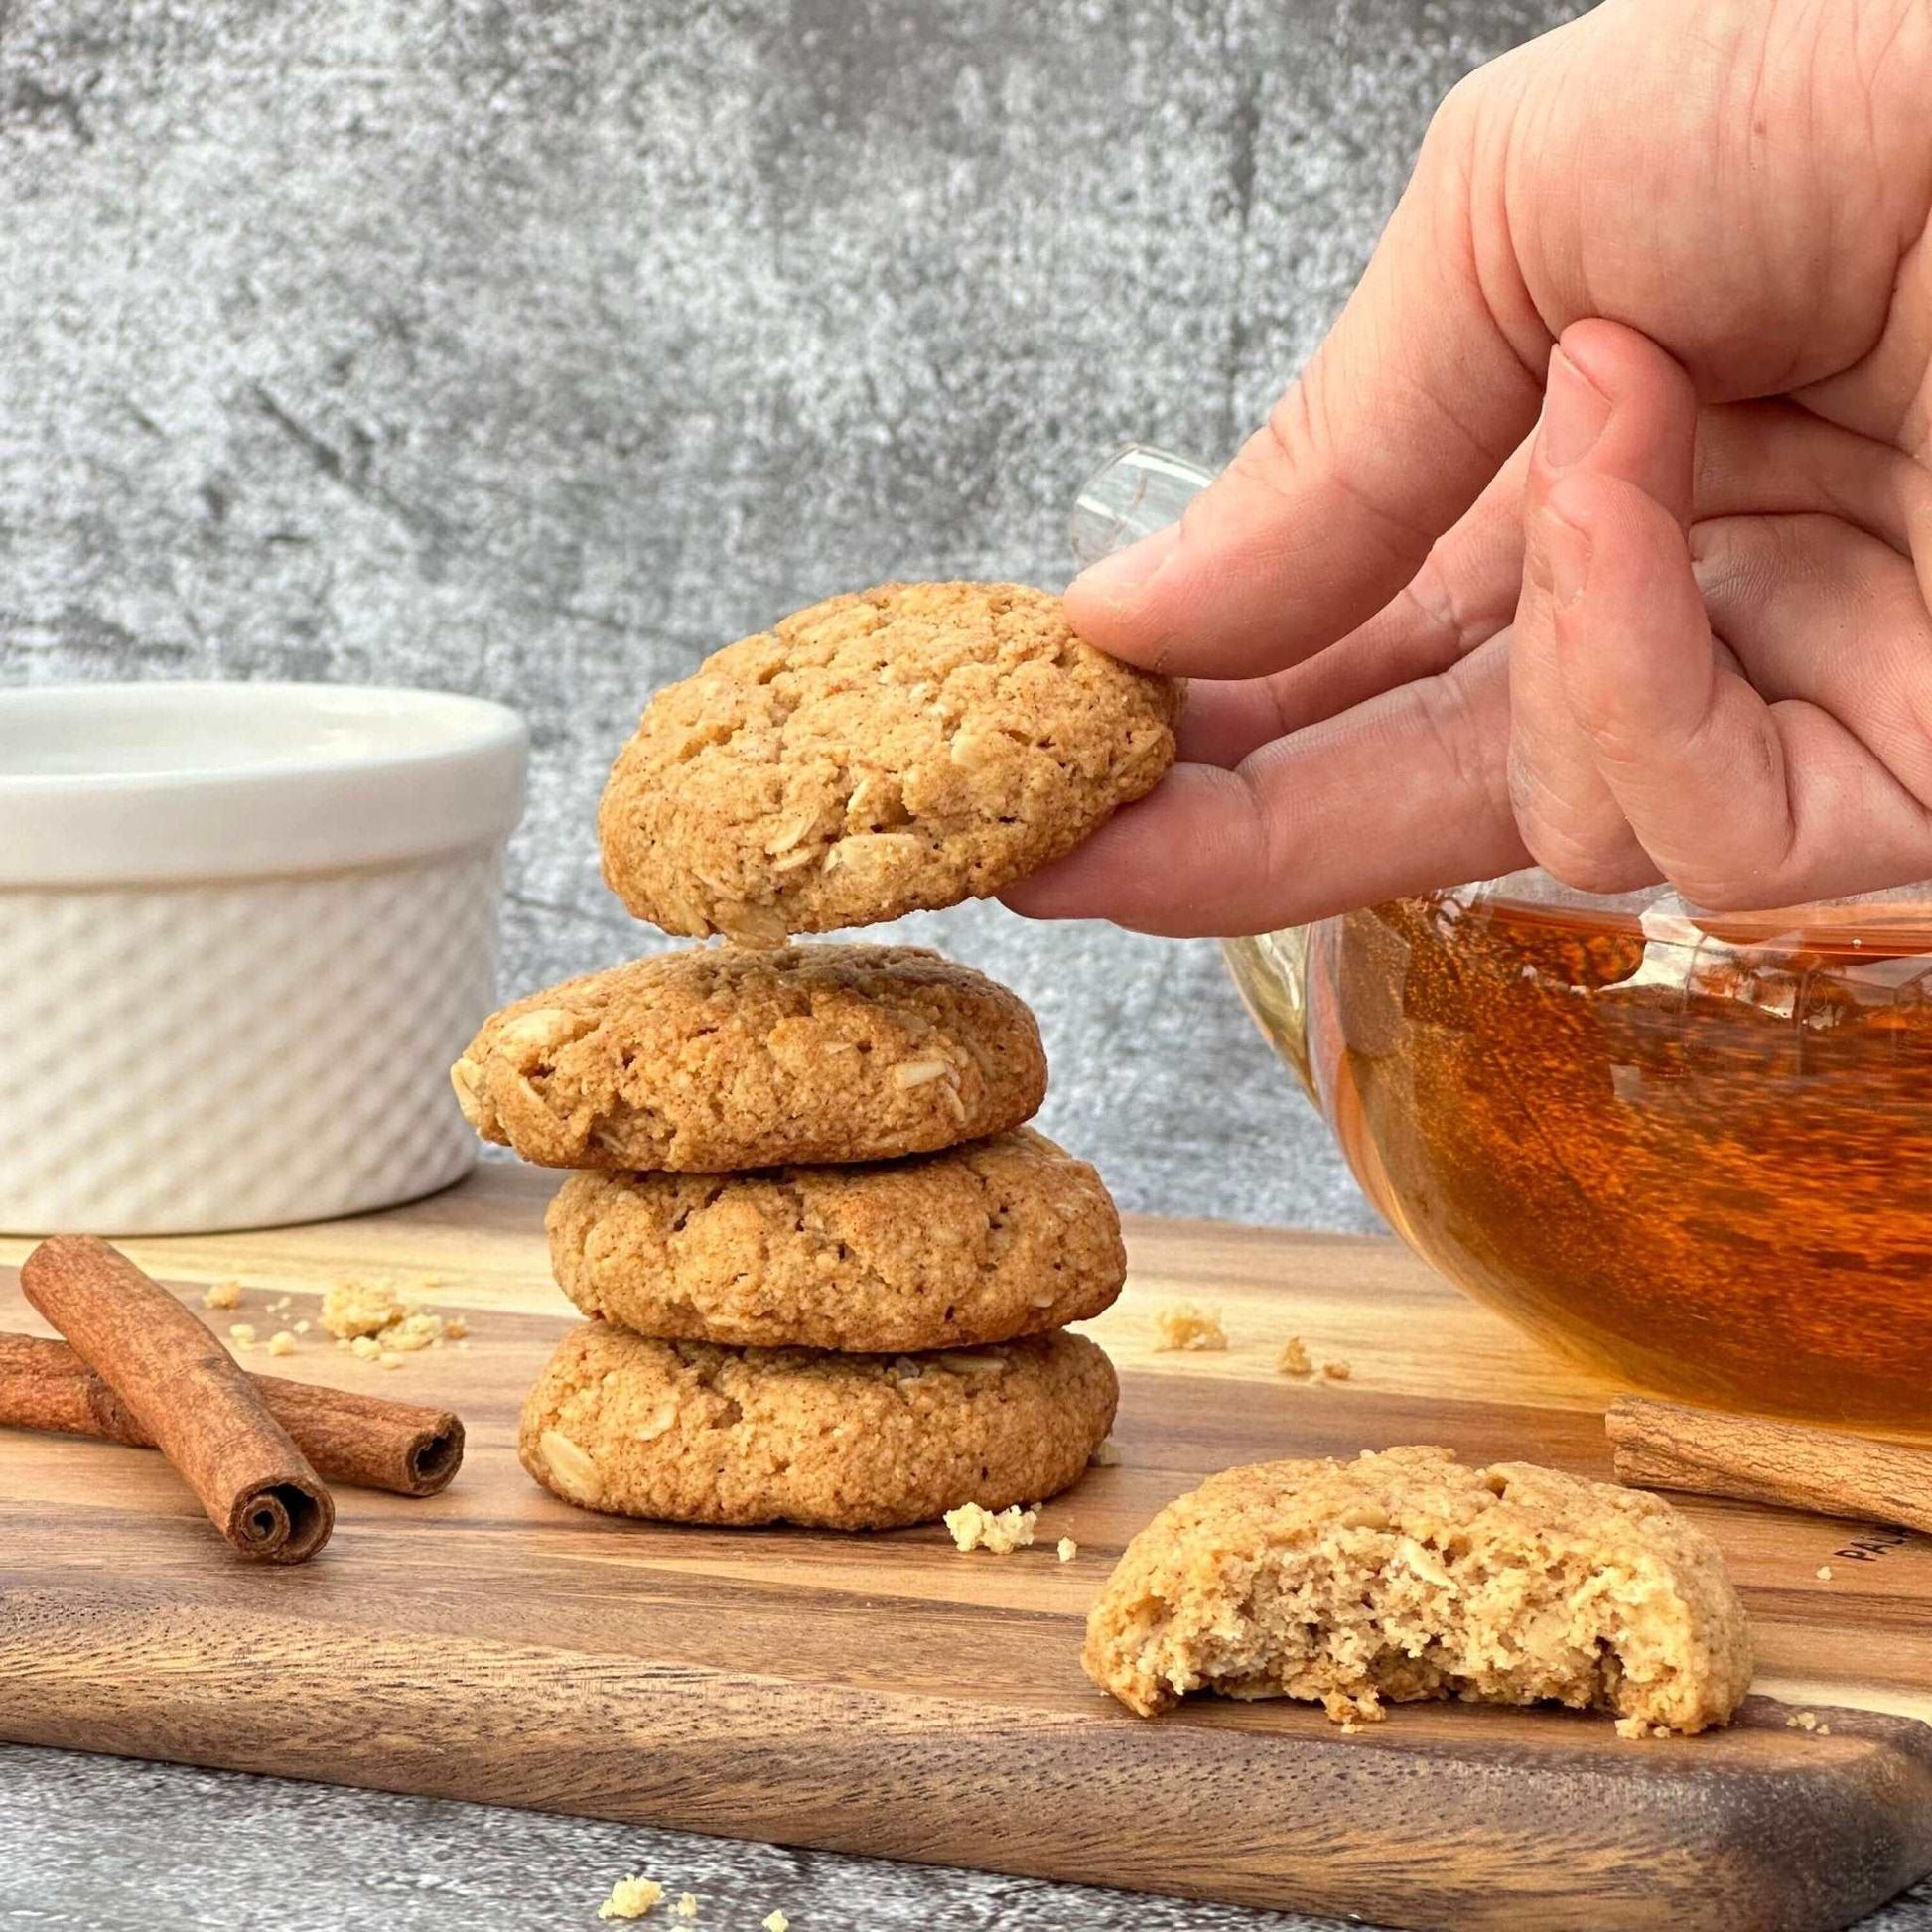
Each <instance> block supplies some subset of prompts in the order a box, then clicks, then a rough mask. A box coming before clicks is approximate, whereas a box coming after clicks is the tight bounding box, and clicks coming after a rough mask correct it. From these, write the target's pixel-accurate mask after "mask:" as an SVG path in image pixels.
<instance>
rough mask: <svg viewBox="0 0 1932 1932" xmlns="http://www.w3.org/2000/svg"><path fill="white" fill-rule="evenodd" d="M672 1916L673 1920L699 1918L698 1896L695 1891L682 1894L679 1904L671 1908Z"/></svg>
mask: <svg viewBox="0 0 1932 1932" xmlns="http://www.w3.org/2000/svg"><path fill="white" fill-rule="evenodd" d="M671 1916H672V1917H673V1918H696V1917H697V1916H698V1894H697V1893H696V1892H694V1891H687V1892H684V1893H681V1894H680V1895H679V1898H678V1901H677V1903H676V1904H675V1905H673V1906H672V1907H671Z"/></svg>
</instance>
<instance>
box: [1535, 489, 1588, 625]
mask: <svg viewBox="0 0 1932 1932" xmlns="http://www.w3.org/2000/svg"><path fill="white" fill-rule="evenodd" d="M1589 548H1590V546H1589V537H1588V536H1587V534H1586V533H1585V532H1584V531H1582V530H1580V529H1579V528H1578V527H1577V526H1576V524H1574V523H1572V522H1570V521H1568V519H1566V518H1564V517H1562V516H1559V515H1558V514H1557V512H1556V511H1555V510H1553V509H1545V510H1544V512H1543V554H1544V556H1545V557H1546V558H1547V559H1548V560H1549V565H1550V595H1551V596H1552V597H1553V598H1555V599H1556V601H1557V603H1558V604H1559V605H1564V604H1575V603H1576V601H1577V600H1578V599H1579V598H1580V597H1582V596H1583V594H1584V588H1585V586H1586V585H1587V583H1588V582H1589Z"/></svg>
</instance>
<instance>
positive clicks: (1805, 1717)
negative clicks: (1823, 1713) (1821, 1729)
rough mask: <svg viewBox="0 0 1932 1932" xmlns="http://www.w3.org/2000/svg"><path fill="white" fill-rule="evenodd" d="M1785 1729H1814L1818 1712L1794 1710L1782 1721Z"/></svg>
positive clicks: (1816, 1726) (1816, 1725)
mask: <svg viewBox="0 0 1932 1932" xmlns="http://www.w3.org/2000/svg"><path fill="white" fill-rule="evenodd" d="M1784 1727H1785V1729H1786V1730H1816V1729H1817V1728H1818V1714H1817V1713H1816V1712H1815V1711H1794V1712H1792V1714H1791V1715H1790V1717H1788V1718H1787V1719H1785V1721H1784Z"/></svg>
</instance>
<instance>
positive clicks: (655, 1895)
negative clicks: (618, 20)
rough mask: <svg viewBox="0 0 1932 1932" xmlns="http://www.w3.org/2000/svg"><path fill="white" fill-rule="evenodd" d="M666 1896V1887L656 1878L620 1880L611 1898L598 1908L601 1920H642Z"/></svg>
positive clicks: (612, 1889) (634, 1877)
mask: <svg viewBox="0 0 1932 1932" xmlns="http://www.w3.org/2000/svg"><path fill="white" fill-rule="evenodd" d="M663 1896H664V1887H663V1886H662V1885H660V1884H659V1883H658V1882H657V1880H656V1879H655V1878H639V1877H636V1876H635V1875H634V1874H633V1875H632V1876H631V1877H628V1878H620V1879H619V1880H618V1882H617V1883H616V1884H615V1885H613V1886H612V1887H611V1896H610V1897H609V1898H607V1899H606V1900H605V1901H604V1903H603V1904H602V1905H600V1906H599V1907H598V1908H597V1915H598V1917H599V1918H642V1917H643V1915H644V1914H645V1913H646V1912H648V1911H649V1910H650V1909H651V1907H652V1906H653V1905H655V1904H657V1902H658V1901H659V1900H660V1899H661V1898H662V1897H663Z"/></svg>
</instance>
